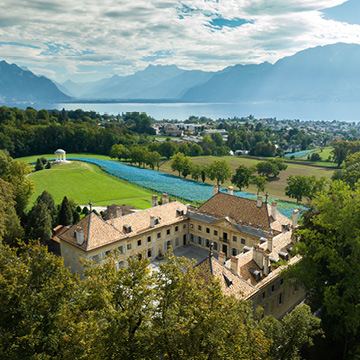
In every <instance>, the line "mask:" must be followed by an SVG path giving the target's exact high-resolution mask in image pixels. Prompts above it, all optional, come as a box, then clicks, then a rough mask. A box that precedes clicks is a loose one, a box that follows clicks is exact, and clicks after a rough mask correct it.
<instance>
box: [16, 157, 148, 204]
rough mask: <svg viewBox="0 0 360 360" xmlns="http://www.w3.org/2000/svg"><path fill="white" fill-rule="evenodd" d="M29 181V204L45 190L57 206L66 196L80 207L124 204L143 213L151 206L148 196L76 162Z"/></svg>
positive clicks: (46, 170) (137, 188)
mask: <svg viewBox="0 0 360 360" xmlns="http://www.w3.org/2000/svg"><path fill="white" fill-rule="evenodd" d="M82 156H83V155H82ZM17 160H18V159H17ZM29 177H30V178H31V179H32V180H34V182H35V194H33V195H32V197H31V199H30V204H32V203H33V202H34V201H35V199H36V198H37V197H38V196H39V195H40V194H41V193H42V192H43V191H44V190H47V191H49V192H50V193H51V194H52V196H53V197H54V199H55V203H57V204H58V203H60V202H61V200H62V199H63V197H64V196H65V195H66V196H67V197H69V198H72V199H74V200H75V201H76V203H78V204H80V205H85V204H88V203H89V201H90V200H91V201H92V203H93V205H94V206H106V205H111V204H117V205H123V204H126V205H131V206H135V207H137V208H139V209H146V208H148V207H150V206H151V195H153V194H154V192H151V191H148V190H145V189H142V188H140V187H138V186H135V185H132V184H130V183H128V182H127V181H124V180H121V179H118V178H115V177H114V176H111V175H109V174H107V173H106V172H104V171H102V170H101V169H100V168H99V167H98V166H96V165H91V164H88V163H83V162H79V161H73V162H72V163H71V164H69V165H54V166H53V167H52V168H51V169H45V170H41V171H37V172H33V173H31V174H30V175H29Z"/></svg>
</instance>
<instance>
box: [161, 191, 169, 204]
mask: <svg viewBox="0 0 360 360" xmlns="http://www.w3.org/2000/svg"><path fill="white" fill-rule="evenodd" d="M162 203H163V205H164V204H168V203H169V194H165V193H164V194H162Z"/></svg>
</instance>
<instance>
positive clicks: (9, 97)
mask: <svg viewBox="0 0 360 360" xmlns="http://www.w3.org/2000/svg"><path fill="white" fill-rule="evenodd" d="M70 99H71V98H70V97H69V96H68V95H65V94H64V93H62V92H61V91H60V90H59V89H58V88H57V86H56V85H55V84H54V83H53V82H52V81H51V80H49V79H47V78H46V77H44V76H36V75H35V74H33V73H32V72H31V71H29V70H27V69H23V68H20V67H18V66H17V65H15V64H11V65H10V64H8V63H7V62H6V61H0V102H1V103H3V104H9V103H17V102H37V101H43V102H54V101H68V100H70Z"/></svg>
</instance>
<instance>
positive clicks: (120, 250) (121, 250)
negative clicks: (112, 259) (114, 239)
mask: <svg viewBox="0 0 360 360" xmlns="http://www.w3.org/2000/svg"><path fill="white" fill-rule="evenodd" d="M118 250H119V253H120V255H121V254H123V253H124V249H123V247H122V246H119V247H118Z"/></svg>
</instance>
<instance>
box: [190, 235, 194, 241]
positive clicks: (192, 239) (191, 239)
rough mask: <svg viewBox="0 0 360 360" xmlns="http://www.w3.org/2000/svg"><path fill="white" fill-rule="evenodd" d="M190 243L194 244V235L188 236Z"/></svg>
mask: <svg viewBox="0 0 360 360" xmlns="http://www.w3.org/2000/svg"><path fill="white" fill-rule="evenodd" d="M190 241H191V242H194V235H193V234H190Z"/></svg>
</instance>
